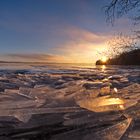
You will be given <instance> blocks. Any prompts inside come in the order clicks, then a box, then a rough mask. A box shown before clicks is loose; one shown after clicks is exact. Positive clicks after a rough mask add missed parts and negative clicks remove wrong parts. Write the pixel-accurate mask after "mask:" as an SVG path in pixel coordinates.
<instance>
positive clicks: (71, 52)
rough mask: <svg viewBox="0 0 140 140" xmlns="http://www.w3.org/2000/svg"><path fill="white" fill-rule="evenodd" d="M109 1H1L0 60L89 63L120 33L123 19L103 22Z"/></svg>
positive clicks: (125, 27) (127, 23) (126, 29)
mask: <svg viewBox="0 0 140 140" xmlns="http://www.w3.org/2000/svg"><path fill="white" fill-rule="evenodd" d="M108 2H110V0H0V60H5V61H39V62H42V61H43V62H60V63H91V62H94V61H96V60H97V57H100V56H97V52H100V51H103V50H104V49H106V46H107V43H106V42H107V41H108V40H109V39H110V38H111V37H112V36H113V35H114V34H117V33H119V32H124V33H129V32H130V30H131V28H132V27H131V25H132V24H131V20H129V19H128V18H127V17H125V16H123V17H122V18H120V19H118V20H116V22H115V25H114V26H111V25H108V24H107V23H106V19H105V14H104V8H103V7H104V6H106V5H107V4H108Z"/></svg>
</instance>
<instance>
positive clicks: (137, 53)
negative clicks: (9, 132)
mask: <svg viewBox="0 0 140 140" xmlns="http://www.w3.org/2000/svg"><path fill="white" fill-rule="evenodd" d="M96 65H138V66H139V65H140V49H135V50H132V51H129V52H124V53H122V54H120V55H118V56H116V57H114V58H111V59H108V60H107V61H106V62H102V60H97V61H96Z"/></svg>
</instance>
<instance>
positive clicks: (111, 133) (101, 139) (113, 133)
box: [83, 118, 132, 140]
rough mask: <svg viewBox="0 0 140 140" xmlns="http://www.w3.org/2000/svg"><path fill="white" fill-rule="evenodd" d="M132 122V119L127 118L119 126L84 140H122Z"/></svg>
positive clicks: (86, 137)
mask: <svg viewBox="0 0 140 140" xmlns="http://www.w3.org/2000/svg"><path fill="white" fill-rule="evenodd" d="M131 121H132V118H127V119H125V120H123V121H121V122H119V123H118V124H115V125H113V126H111V127H108V128H106V129H104V130H102V131H99V132H96V133H93V134H91V135H86V136H85V137H84V138H83V140H93V138H95V139H96V140H120V138H121V137H122V136H123V135H124V133H125V132H126V130H127V128H128V127H129V125H130V123H131Z"/></svg>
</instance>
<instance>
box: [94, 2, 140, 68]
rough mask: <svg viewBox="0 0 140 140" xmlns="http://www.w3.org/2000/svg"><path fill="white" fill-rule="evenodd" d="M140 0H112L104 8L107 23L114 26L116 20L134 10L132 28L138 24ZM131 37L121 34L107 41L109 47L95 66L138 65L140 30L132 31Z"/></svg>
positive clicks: (139, 62) (139, 59)
mask: <svg viewBox="0 0 140 140" xmlns="http://www.w3.org/2000/svg"><path fill="white" fill-rule="evenodd" d="M139 7H140V0H134V1H131V0H112V1H111V3H110V4H109V5H107V6H106V7H105V13H106V15H107V21H108V22H109V23H111V24H112V25H113V24H114V20H115V19H116V18H119V17H121V16H122V15H124V14H127V13H128V12H130V11H131V10H135V14H134V16H133V17H132V18H131V19H132V21H133V23H134V26H135V25H136V26H135V27H137V26H138V25H139V24H140V10H139ZM133 33H134V34H133V35H132V34H131V35H130V34H129V35H124V34H122V33H120V34H118V35H116V36H114V37H113V38H112V39H111V40H110V41H109V45H108V46H109V47H108V48H107V50H106V51H105V52H102V54H101V56H103V58H101V59H99V60H97V61H96V65H140V30H139V29H138V28H137V29H136V30H135V28H134V29H133Z"/></svg>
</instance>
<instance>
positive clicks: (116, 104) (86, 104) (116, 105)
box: [77, 96, 137, 112]
mask: <svg viewBox="0 0 140 140" xmlns="http://www.w3.org/2000/svg"><path fill="white" fill-rule="evenodd" d="M77 104H78V105H79V106H80V107H82V108H86V109H88V110H91V111H94V112H106V111H118V110H125V109H127V108H129V107H131V106H134V105H136V104H137V101H134V100H123V99H120V98H114V97H111V96H104V97H98V98H93V99H92V98H90V99H82V100H79V101H77Z"/></svg>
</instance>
